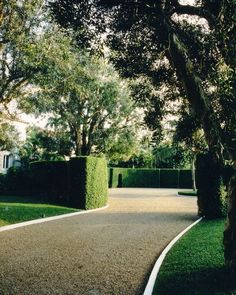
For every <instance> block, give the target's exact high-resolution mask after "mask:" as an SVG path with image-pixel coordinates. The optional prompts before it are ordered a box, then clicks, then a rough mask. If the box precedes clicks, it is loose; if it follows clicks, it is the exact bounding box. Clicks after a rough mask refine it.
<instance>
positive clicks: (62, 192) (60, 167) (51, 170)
mask: <svg viewBox="0 0 236 295" xmlns="http://www.w3.org/2000/svg"><path fill="white" fill-rule="evenodd" d="M30 174H31V177H32V185H33V194H35V195H37V196H39V197H41V198H43V199H45V200H46V201H48V202H53V203H57V204H58V203H59V204H66V203H68V202H67V201H68V189H69V188H68V181H67V177H68V176H67V162H66V161H41V162H32V163H30Z"/></svg>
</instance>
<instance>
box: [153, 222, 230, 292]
mask: <svg viewBox="0 0 236 295" xmlns="http://www.w3.org/2000/svg"><path fill="white" fill-rule="evenodd" d="M224 226H225V220H224V219H220V220H214V221H213V220H211V221H209V220H208V221H207V220H204V221H201V223H200V224H198V225H196V226H195V227H194V228H193V229H191V230H190V231H189V232H188V233H186V234H185V235H184V237H182V238H181V239H180V240H179V241H178V242H177V243H176V244H175V245H174V247H173V248H172V249H171V251H170V252H169V253H168V254H167V256H166V258H165V260H164V262H163V264H162V266H161V270H160V272H159V274H158V278H157V281H156V284H155V288H154V292H153V295H156V294H162V295H172V294H173V292H174V294H178V295H189V294H194V295H209V294H211V295H213V294H214V295H216V294H217V295H235V294H236V285H235V278H234V276H232V277H230V276H229V273H228V272H227V270H226V268H225V267H224V256H223V252H222V232H223V229H224Z"/></svg>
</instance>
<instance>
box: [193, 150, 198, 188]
mask: <svg viewBox="0 0 236 295" xmlns="http://www.w3.org/2000/svg"><path fill="white" fill-rule="evenodd" d="M195 160H196V157H195V155H194V156H193V159H192V180H193V190H194V191H196V190H197V187H196V176H195Z"/></svg>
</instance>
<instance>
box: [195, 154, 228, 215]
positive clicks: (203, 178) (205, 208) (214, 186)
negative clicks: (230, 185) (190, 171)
mask: <svg viewBox="0 0 236 295" xmlns="http://www.w3.org/2000/svg"><path fill="white" fill-rule="evenodd" d="M196 184H197V188H198V193H197V195H198V208H199V215H200V216H205V217H206V218H209V219H213V218H219V217H222V216H225V215H226V211H227V200H226V196H227V193H226V190H225V186H224V185H223V179H222V176H221V170H220V167H219V166H217V165H216V164H215V163H214V162H213V159H212V154H211V153H207V154H199V155H198V156H197V160H196Z"/></svg>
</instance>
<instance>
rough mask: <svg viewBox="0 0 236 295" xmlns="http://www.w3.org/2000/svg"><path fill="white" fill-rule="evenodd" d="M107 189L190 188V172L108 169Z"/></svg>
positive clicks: (178, 170) (180, 170)
mask: <svg viewBox="0 0 236 295" xmlns="http://www.w3.org/2000/svg"><path fill="white" fill-rule="evenodd" d="M109 187H149V188H192V172H191V170H183V169H148V168H146V169H145V168H110V173H109Z"/></svg>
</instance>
